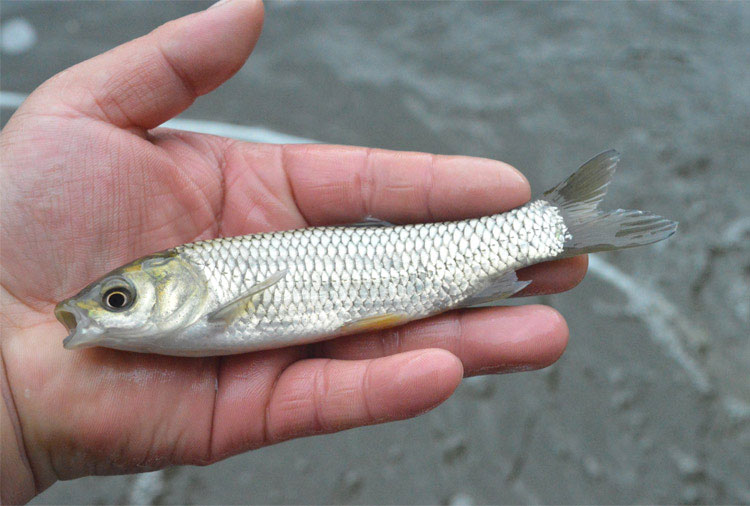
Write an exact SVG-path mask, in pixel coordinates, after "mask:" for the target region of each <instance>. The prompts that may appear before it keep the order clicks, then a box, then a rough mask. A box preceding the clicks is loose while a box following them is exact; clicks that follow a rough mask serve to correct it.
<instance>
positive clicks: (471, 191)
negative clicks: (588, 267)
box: [283, 145, 531, 225]
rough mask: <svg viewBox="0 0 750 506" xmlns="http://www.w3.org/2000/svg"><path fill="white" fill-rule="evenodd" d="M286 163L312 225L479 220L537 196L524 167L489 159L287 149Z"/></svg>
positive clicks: (325, 148)
mask: <svg viewBox="0 0 750 506" xmlns="http://www.w3.org/2000/svg"><path fill="white" fill-rule="evenodd" d="M283 164H284V169H285V172H286V174H287V176H288V178H289V182H290V185H291V188H292V191H293V192H294V197H295V200H296V202H297V206H298V207H299V210H300V212H301V213H302V214H303V216H304V217H305V218H306V220H307V222H308V223H310V224H311V225H322V224H329V223H351V222H355V221H358V220H361V219H362V218H364V217H366V216H374V217H376V218H379V219H383V220H386V221H393V222H395V223H413V222H425V221H440V220H459V219H465V218H474V217H479V216H483V215H487V214H493V213H498V212H502V211H507V210H508V209H512V208H514V207H517V206H519V205H521V204H523V203H524V202H526V201H528V200H529V197H530V194H531V193H530V188H529V183H528V181H527V180H526V178H525V177H524V176H523V175H522V174H521V173H520V172H519V171H518V170H516V169H514V168H513V167H511V166H510V165H508V164H506V163H503V162H499V161H495V160H488V159H486V158H473V157H468V156H446V155H431V154H427V153H412V152H397V151H387V150H382V149H369V148H360V147H349V146H317V145H288V146H284V147H283Z"/></svg>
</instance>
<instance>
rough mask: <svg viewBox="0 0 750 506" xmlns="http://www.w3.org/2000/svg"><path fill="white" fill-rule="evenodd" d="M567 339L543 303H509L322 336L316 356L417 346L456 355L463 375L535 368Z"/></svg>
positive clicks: (348, 356)
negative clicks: (373, 329)
mask: <svg viewBox="0 0 750 506" xmlns="http://www.w3.org/2000/svg"><path fill="white" fill-rule="evenodd" d="M567 342H568V326H567V324H566V323H565V319H564V318H563V317H562V316H561V315H560V313H558V312H557V311H555V310H554V309H552V308H550V307H547V306H538V305H531V306H509V307H493V308H483V309H471V310H463V311H453V312H449V313H445V314H443V315H440V316H436V317H434V318H430V319H428V320H422V321H418V322H413V323H409V324H407V325H404V326H402V327H397V328H394V329H390V330H384V331H379V332H372V333H368V334H363V335H357V336H348V337H342V338H339V339H334V340H331V341H325V342H322V343H320V344H318V345H317V346H316V350H315V353H316V354H317V355H319V356H323V357H329V358H334V359H337V360H363V359H372V358H376V357H384V356H389V355H393V354H396V353H403V352H406V351H412V350H419V349H423V348H440V349H443V350H447V351H449V352H451V353H452V354H454V355H455V356H457V357H458V358H459V359H460V360H461V362H462V363H463V366H464V373H465V374H466V375H467V376H472V375H476V374H487V373H503V372H516V371H526V370H534V369H541V368H543V367H546V366H548V365H550V364H552V363H553V362H555V361H556V360H557V359H558V358H559V357H560V355H562V353H563V351H564V350H565V346H566V345H567Z"/></svg>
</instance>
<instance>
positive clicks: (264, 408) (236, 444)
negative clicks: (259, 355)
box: [213, 350, 462, 458]
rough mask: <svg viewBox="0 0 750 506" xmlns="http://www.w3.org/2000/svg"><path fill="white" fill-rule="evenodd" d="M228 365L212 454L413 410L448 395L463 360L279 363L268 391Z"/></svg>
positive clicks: (428, 354)
mask: <svg viewBox="0 0 750 506" xmlns="http://www.w3.org/2000/svg"><path fill="white" fill-rule="evenodd" d="M230 370H233V372H228V373H227V374H226V375H225V376H224V377H225V378H230V377H232V376H237V377H238V379H236V380H234V382H233V383H232V384H226V383H225V385H224V386H223V387H222V388H221V389H220V391H219V394H220V397H219V399H218V401H217V408H216V413H215V425H214V444H213V448H214V454H215V457H216V458H221V457H223V456H227V455H229V454H233V453H239V452H241V451H244V450H247V449H248V448H252V447H257V446H262V445H267V444H272V443H276V442H279V441H283V440H286V439H291V438H294V437H302V436H308V435H312V434H322V433H328V432H336V431H340V430H345V429H350V428H353V427H358V426H361V425H369V424H374V423H380V422H386V421H391V420H400V419H403V418H409V417H412V416H416V415H418V414H420V413H423V412H425V411H426V410H429V409H431V408H433V407H435V406H437V405H438V404H440V403H441V402H443V401H444V400H445V399H447V398H448V397H449V396H450V395H451V394H452V393H453V391H454V390H455V389H456V387H457V386H458V384H459V382H460V381H461V376H462V369H461V363H460V362H459V361H458V359H457V358H456V357H455V356H453V355H452V354H450V353H448V352H446V351H443V350H420V351H415V352H411V353H402V354H399V355H395V356H391V357H384V358H379V359H374V360H361V361H340V360H330V359H308V360H301V361H298V362H295V363H294V364H292V365H291V366H289V367H287V368H286V369H284V370H283V372H282V373H281V374H280V375H279V376H278V377H277V378H276V380H275V382H274V383H273V384H272V385H271V386H270V388H268V389H267V391H266V392H258V391H254V390H251V389H250V388H248V387H247V386H246V385H251V384H253V382H252V381H247V379H244V380H243V379H241V378H242V374H241V371H242V369H241V367H240V363H239V362H235V364H234V366H230ZM255 384H257V382H256V383H255ZM243 385H244V386H243ZM259 413H260V416H259Z"/></svg>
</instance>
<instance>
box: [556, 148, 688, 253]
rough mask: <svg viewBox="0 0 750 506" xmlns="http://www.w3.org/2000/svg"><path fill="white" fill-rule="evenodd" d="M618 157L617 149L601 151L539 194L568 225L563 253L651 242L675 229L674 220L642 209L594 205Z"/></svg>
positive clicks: (603, 192) (599, 200)
mask: <svg viewBox="0 0 750 506" xmlns="http://www.w3.org/2000/svg"><path fill="white" fill-rule="evenodd" d="M619 159H620V155H619V154H618V153H617V151H614V150H609V151H605V152H604V153H601V154H600V155H597V156H595V157H594V158H592V159H591V160H589V161H588V162H586V163H585V164H583V165H582V166H581V168H580V169H578V170H577V171H576V172H575V173H574V174H573V175H572V176H570V177H569V178H568V179H566V180H565V181H563V182H562V183H560V184H559V185H557V186H555V187H554V188H552V189H551V190H548V191H547V192H545V193H544V195H543V196H542V200H546V201H547V202H550V203H551V204H554V205H555V206H557V208H558V209H559V211H560V214H561V215H562V217H563V220H564V221H565V225H566V226H567V228H568V233H569V235H568V236H566V239H565V245H564V248H565V253H564V256H574V255H579V254H582V253H593V252H596V251H607V250H613V249H621V248H632V247H634V246H641V245H644V244H651V243H654V242H657V241H661V240H663V239H666V238H667V237H669V236H671V235H672V234H674V233H675V230H677V222H675V221H670V220H667V219H665V218H662V217H661V216H656V215H654V214H649V213H645V212H643V211H629V210H625V209H618V210H616V211H600V210H599V209H598V206H599V203H600V202H601V200H602V199H603V198H604V195H605V194H606V193H607V187H608V186H609V183H610V181H611V180H612V176H613V175H614V173H615V165H617V162H618V161H619Z"/></svg>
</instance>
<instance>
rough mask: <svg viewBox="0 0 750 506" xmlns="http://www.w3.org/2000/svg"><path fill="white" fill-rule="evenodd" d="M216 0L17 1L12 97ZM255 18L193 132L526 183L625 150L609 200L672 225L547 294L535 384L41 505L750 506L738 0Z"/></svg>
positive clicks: (479, 386)
mask: <svg viewBox="0 0 750 506" xmlns="http://www.w3.org/2000/svg"><path fill="white" fill-rule="evenodd" d="M203 6H205V4H202V3H193V2H176V3H173V2H158V3H140V2H138V3H136V2H121V3H93V2H85V3H84V2H73V3H48V2H3V4H2V18H3V19H2V23H3V29H4V30H6V29H7V23H10V22H11V21H14V22H16V25H12V26H11V28H12V29H13V30H16V32H15V33H19V34H20V35H18V37H21V42H22V43H15V44H14V43H11V42H8V43H7V44H10V45H7V44H6V41H5V39H6V34H5V33H4V34H3V40H4V42H3V48H4V49H3V52H2V53H0V56H1V57H2V59H1V60H0V65H1V68H0V70H1V72H2V73H1V76H0V86H1V87H2V90H4V91H16V92H29V91H31V90H32V89H33V88H34V87H35V86H37V85H38V84H40V83H41V82H42V81H43V80H44V79H45V78H47V77H49V76H50V75H52V74H54V73H55V72H57V71H59V70H62V69H63V68H65V67H67V66H69V65H71V64H73V63H76V62H78V61H80V60H82V59H85V58H88V57H90V56H93V55H95V54H97V53H99V52H101V51H103V50H106V49H108V48H110V47H112V46H114V45H116V44H119V43H121V42H124V41H126V40H128V39H130V38H133V37H135V36H138V35H141V34H142V33H145V32H146V31H148V30H150V29H151V28H153V27H155V26H156V25H157V24H159V23H162V22H164V21H166V20H168V19H171V18H174V17H177V16H179V15H181V14H186V13H188V12H191V11H194V10H197V9H199V8H201V7H203ZM19 20H25V22H26V25H24V24H23V22H22V23H21V24H20V25H19V24H18V21H19ZM266 20H267V21H266V26H265V30H264V34H263V37H262V38H261V41H260V43H259V45H258V48H257V50H256V53H255V55H254V56H253V57H252V58H251V60H250V62H249V63H248V64H247V65H246V66H245V67H244V68H243V69H242V70H241V71H240V73H239V74H238V75H237V76H236V77H235V78H233V79H232V80H231V81H230V82H229V83H227V84H226V85H225V86H223V87H222V88H220V89H219V90H217V91H216V92H214V93H213V94H211V95H210V96H207V97H205V98H202V99H200V100H199V101H198V102H197V103H196V104H195V106H194V107H193V108H192V109H191V110H190V111H188V112H187V113H186V114H185V117H187V118H193V119H210V120H218V121H225V122H232V123H237V124H245V125H248V124H252V125H265V126H267V127H270V128H272V129H274V130H277V131H281V132H285V133H288V134H293V135H297V136H303V137H309V138H314V139H319V140H323V141H327V142H336V143H345V144H359V145H370V146H379V147H385V148H393V149H408V150H424V151H433V152H439V153H461V154H470V155H478V156H487V157H492V158H498V159H502V160H505V161H507V162H510V163H512V164H514V165H515V166H516V167H519V168H520V169H522V170H523V171H524V172H525V173H526V174H527V175H528V177H529V179H530V180H531V182H532V187H533V188H535V189H536V190H543V189H546V187H548V186H549V185H551V184H553V183H556V182H557V181H558V180H560V179H561V178H562V177H563V176H565V175H566V174H567V173H568V172H570V171H571V170H572V169H574V168H575V167H576V166H577V165H578V164H579V163H580V162H582V161H584V160H585V159H587V158H588V157H590V156H591V155H593V154H596V153H598V152H599V151H602V150H604V149H607V148H610V147H614V148H617V149H619V150H620V151H621V152H622V153H623V160H622V163H621V170H620V171H619V173H618V177H617V179H616V184H615V186H614V187H613V189H612V191H611V193H610V196H609V197H608V200H607V205H608V206H610V207H618V206H620V207H634V208H644V209H649V210H651V211H654V212H658V213H661V214H664V215H666V216H670V217H674V218H676V219H678V220H679V221H680V222H681V225H680V230H679V233H678V235H677V236H675V237H674V238H673V239H672V240H670V241H668V242H665V243H661V244H659V245H657V246H656V247H652V248H649V249H640V250H629V251H625V252H618V253H612V254H607V255H601V256H599V257H597V259H596V260H595V261H594V263H593V264H592V271H591V273H590V275H589V277H588V278H587V280H586V281H585V282H584V283H583V284H582V286H580V287H579V288H577V289H576V290H575V291H573V292H570V293H567V294H562V295H557V296H552V297H546V298H544V299H543V302H545V303H549V304H551V305H553V306H554V307H556V308H558V309H559V310H561V311H562V312H563V313H564V314H565V315H566V316H567V318H568V321H569V324H570V328H571V341H570V345H569V347H568V351H567V353H566V354H565V356H564V357H563V358H562V359H561V360H560V362H559V363H558V364H556V365H555V366H553V367H551V368H549V369H547V370H544V371H539V372H533V373H521V374H513V375H505V376H494V377H485V378H479V379H473V380H468V381H466V382H465V384H464V385H462V386H461V387H460V388H459V391H458V392H457V393H456V395H455V396H454V397H453V398H452V399H451V400H449V401H448V402H447V403H446V404H445V405H443V406H441V407H440V408H438V409H436V410H435V411H433V412H431V413H429V414H427V415H424V416H422V417H420V418H418V419H415V420H411V421H406V422H401V423H396V424H391V425H385V426H379V427H371V428H365V429H359V430H354V431H350V432H347V433H342V434H337V435H332V436H323V437H316V438H311V439H305V440H299V441H293V442H289V443H285V444H282V445H278V446H275V447H271V448H266V449H263V450H259V451H255V452H252V453H248V454H244V455H241V456H238V457H235V458H232V459H229V460H227V461H225V462H222V463H219V464H216V465H214V466H211V467H207V468H192V467H184V468H175V469H169V470H167V471H164V472H159V473H152V474H147V475H137V476H128V477H109V478H85V479H81V480H75V481H72V482H66V483H58V484H56V485H54V486H53V487H52V488H51V489H49V490H48V491H47V492H45V493H43V494H42V495H40V496H39V497H38V498H36V499H35V500H34V501H33V503H34V504H52V503H96V504H113V503H130V502H138V503H165V504H166V503H169V504H173V503H256V504H260V503H274V504H276V503H355V504H365V503H409V504H412V503H419V504H421V503H434V504H438V503H440V504H472V503H476V504H483V503H654V502H656V503H750V480H749V479H748V477H749V476H750V471H748V469H750V374H749V372H748V371H749V368H750V344H749V343H748V340H749V338H748V335H750V199H749V198H748V180H749V179H750V162H749V161H748V160H750V133H749V132H750V51H748V47H750V3H748V2H733V3H729V2H727V3H710V2H703V3H617V4H612V3H606V4H595V3H557V4H547V3H469V4H454V3H427V4H425V3H420V4H412V3H405V2H396V3H385V2H383V3H377V2H373V3H370V2H368V3H349V2H345V3H335V2H299V1H297V2H283V3H269V4H268V6H267V17H266ZM22 25H23V26H22ZM19 26H20V27H21V28H20V30H21V31H20V32H19V31H18V30H19ZM29 27H30V29H31V30H32V32H33V33H32V35H34V36H31V37H30V36H29V34H28V29H29ZM24 30H26V32H24ZM24 37H25V38H24ZM29 40H30V41H31V42H28V41H29ZM24 41H26V42H24ZM16 42H17V41H16ZM19 46H20V49H19ZM10 112H11V111H10V109H9V108H7V107H6V108H3V110H2V118H3V121H6V120H7V117H8V115H9V113H10Z"/></svg>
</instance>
